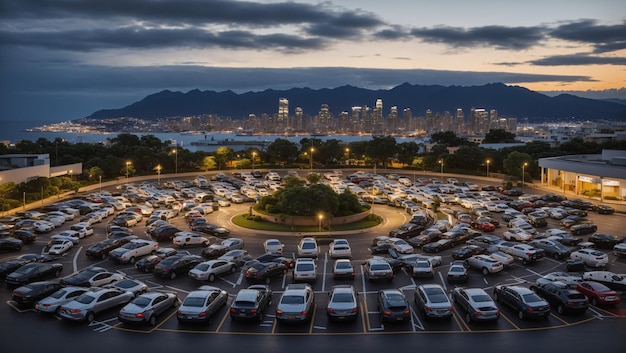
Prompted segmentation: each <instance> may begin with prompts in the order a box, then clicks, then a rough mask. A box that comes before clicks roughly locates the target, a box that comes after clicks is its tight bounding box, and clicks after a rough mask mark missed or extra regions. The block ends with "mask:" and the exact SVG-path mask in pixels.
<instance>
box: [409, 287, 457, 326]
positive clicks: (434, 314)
mask: <svg viewBox="0 0 626 353" xmlns="http://www.w3.org/2000/svg"><path fill="white" fill-rule="evenodd" d="M414 297H415V304H416V306H417V309H418V311H419V312H420V313H421V314H422V317H423V318H424V319H435V318H437V319H451V318H452V315H453V312H454V307H453V306H452V303H451V302H450V300H449V299H448V296H447V295H446V292H445V290H444V289H443V287H441V286H440V285H438V284H422V285H419V286H417V287H416V288H415V292H414Z"/></svg>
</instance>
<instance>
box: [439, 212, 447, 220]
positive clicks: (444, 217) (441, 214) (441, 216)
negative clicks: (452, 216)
mask: <svg viewBox="0 0 626 353" xmlns="http://www.w3.org/2000/svg"><path fill="white" fill-rule="evenodd" d="M437 219H443V220H446V221H447V220H448V215H447V214H445V213H443V212H441V211H437Z"/></svg>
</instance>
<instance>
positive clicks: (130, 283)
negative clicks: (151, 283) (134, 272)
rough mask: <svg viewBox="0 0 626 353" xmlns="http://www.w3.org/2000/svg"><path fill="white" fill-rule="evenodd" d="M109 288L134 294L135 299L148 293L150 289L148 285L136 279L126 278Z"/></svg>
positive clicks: (108, 286)
mask: <svg viewBox="0 0 626 353" xmlns="http://www.w3.org/2000/svg"><path fill="white" fill-rule="evenodd" d="M106 287H107V288H118V289H120V290H124V291H127V292H131V293H133V295H134V296H135V297H137V296H138V295H141V294H143V293H146V292H147V291H148V290H149V289H150V288H149V287H148V285H147V284H145V283H143V282H141V281H138V280H136V279H131V278H124V279H122V280H120V281H116V282H113V283H111V284H109V285H107V286H106Z"/></svg>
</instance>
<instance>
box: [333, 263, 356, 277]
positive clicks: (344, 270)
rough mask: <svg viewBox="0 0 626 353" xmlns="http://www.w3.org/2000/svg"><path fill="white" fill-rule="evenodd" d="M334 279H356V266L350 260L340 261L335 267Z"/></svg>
mask: <svg viewBox="0 0 626 353" xmlns="http://www.w3.org/2000/svg"><path fill="white" fill-rule="evenodd" d="M333 279H354V266H353V265H352V262H350V260H348V259H338V260H336V261H335V264H334V265H333Z"/></svg>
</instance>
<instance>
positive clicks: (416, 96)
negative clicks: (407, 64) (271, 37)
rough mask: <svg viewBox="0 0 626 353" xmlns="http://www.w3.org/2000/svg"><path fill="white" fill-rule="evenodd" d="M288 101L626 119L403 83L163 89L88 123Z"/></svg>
mask: <svg viewBox="0 0 626 353" xmlns="http://www.w3.org/2000/svg"><path fill="white" fill-rule="evenodd" d="M280 98H286V99H288V100H289V113H290V115H293V112H294V109H295V107H301V108H302V110H303V112H304V114H307V115H310V116H313V115H316V114H318V112H319V111H320V109H321V106H322V104H327V105H328V107H329V110H330V111H331V112H332V113H333V114H334V115H335V116H337V115H338V114H339V113H341V112H344V111H346V112H350V111H351V109H352V107H353V106H369V107H374V106H375V104H376V100H377V99H382V100H383V104H384V105H383V116H387V115H388V114H389V111H390V107H391V106H397V107H398V113H399V114H402V111H403V110H404V109H406V108H409V109H410V110H411V112H412V114H413V116H423V115H425V112H426V111H427V110H428V109H430V110H431V111H432V112H433V113H444V112H445V111H449V112H450V113H451V114H455V112H456V110H457V109H458V108H461V109H463V112H464V113H465V115H467V114H468V112H469V110H470V109H471V108H483V109H486V110H492V109H495V110H496V111H497V112H498V115H499V116H503V117H516V118H518V119H527V120H528V122H540V121H546V120H560V121H562V120H564V119H567V120H569V119H574V120H587V119H594V120H595V119H606V120H626V105H624V104H622V103H621V102H618V101H608V100H595V99H588V98H581V97H577V96H573V95H570V94H561V95H558V96H555V97H549V96H547V95H544V94H541V93H538V92H534V91H531V90H529V89H526V88H524V87H519V86H508V85H505V84H502V83H491V84H486V85H482V86H439V85H412V84H409V83H403V84H401V85H399V86H396V87H394V88H391V89H389V90H370V89H365V88H359V87H354V86H350V85H346V86H341V87H337V88H332V89H330V88H324V89H311V88H292V89H288V90H273V89H267V90H264V91H260V92H246V93H241V94H237V93H235V92H233V91H230V90H229V91H222V92H215V91H200V90H197V89H196V90H191V91H189V92H187V93H183V92H172V91H169V90H164V91H161V92H158V93H155V94H152V95H149V96H147V97H145V98H144V99H142V100H140V101H138V102H136V103H133V104H130V105H128V106H126V107H123V108H120V109H103V110H99V111H97V112H95V113H93V114H91V115H90V116H88V117H87V118H92V119H106V118H118V117H134V118H141V119H159V118H166V117H177V116H193V115H202V114H214V115H219V116H221V117H231V118H233V119H241V118H244V117H247V116H248V115H249V114H256V115H257V116H260V115H261V114H264V113H265V114H269V115H273V114H275V113H277V112H278V100H279V99H280Z"/></svg>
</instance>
